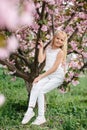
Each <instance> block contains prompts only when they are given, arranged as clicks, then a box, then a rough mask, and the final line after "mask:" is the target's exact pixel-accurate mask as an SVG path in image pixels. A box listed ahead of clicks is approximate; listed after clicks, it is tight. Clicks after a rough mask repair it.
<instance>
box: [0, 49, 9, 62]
mask: <svg viewBox="0 0 87 130" xmlns="http://www.w3.org/2000/svg"><path fill="white" fill-rule="evenodd" d="M7 57H9V51H8V50H7V49H6V48H0V59H4V58H7Z"/></svg>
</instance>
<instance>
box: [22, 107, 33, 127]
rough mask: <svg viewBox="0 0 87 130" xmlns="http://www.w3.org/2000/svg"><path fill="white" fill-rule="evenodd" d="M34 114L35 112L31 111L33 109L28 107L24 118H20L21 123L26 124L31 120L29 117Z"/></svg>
mask: <svg viewBox="0 0 87 130" xmlns="http://www.w3.org/2000/svg"><path fill="white" fill-rule="evenodd" d="M34 115H35V113H34V112H33V110H30V109H29V110H27V112H26V113H25V115H24V118H23V120H22V124H23V125H24V124H27V123H28V122H29V121H30V120H31V118H32V117H34Z"/></svg>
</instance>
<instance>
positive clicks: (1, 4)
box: [0, 0, 18, 29]
mask: <svg viewBox="0 0 87 130" xmlns="http://www.w3.org/2000/svg"><path fill="white" fill-rule="evenodd" d="M6 14H7V15H6ZM8 16H9V18H8ZM17 20H18V15H17V11H16V8H15V6H14V5H13V4H12V3H11V2H10V1H9V0H1V1H0V26H1V27H4V26H5V27H7V28H9V29H15V28H16V26H17V23H18V21H17Z"/></svg>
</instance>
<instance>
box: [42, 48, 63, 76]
mask: <svg viewBox="0 0 87 130" xmlns="http://www.w3.org/2000/svg"><path fill="white" fill-rule="evenodd" d="M60 50H61V49H60V48H58V49H52V47H51V46H49V47H47V49H46V63H45V67H44V69H43V70H45V71H47V70H49V69H50V68H51V67H52V66H53V64H54V63H55V60H56V57H57V54H58V53H59V51H60ZM59 71H63V72H64V68H63V67H62V63H60V65H59V66H58V68H57V70H56V71H55V72H54V73H55V74H59ZM54 73H53V74H54Z"/></svg>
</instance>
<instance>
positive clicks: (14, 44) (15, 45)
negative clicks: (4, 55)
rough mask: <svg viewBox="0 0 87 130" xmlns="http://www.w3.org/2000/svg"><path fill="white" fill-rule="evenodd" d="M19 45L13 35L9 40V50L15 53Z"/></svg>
mask: <svg viewBox="0 0 87 130" xmlns="http://www.w3.org/2000/svg"><path fill="white" fill-rule="evenodd" d="M18 46H19V44H18V40H17V39H16V37H15V36H14V35H12V36H11V37H9V38H8V40H7V50H8V51H9V52H10V53H11V52H15V51H16V49H17V48H18Z"/></svg>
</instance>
